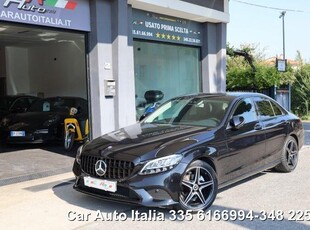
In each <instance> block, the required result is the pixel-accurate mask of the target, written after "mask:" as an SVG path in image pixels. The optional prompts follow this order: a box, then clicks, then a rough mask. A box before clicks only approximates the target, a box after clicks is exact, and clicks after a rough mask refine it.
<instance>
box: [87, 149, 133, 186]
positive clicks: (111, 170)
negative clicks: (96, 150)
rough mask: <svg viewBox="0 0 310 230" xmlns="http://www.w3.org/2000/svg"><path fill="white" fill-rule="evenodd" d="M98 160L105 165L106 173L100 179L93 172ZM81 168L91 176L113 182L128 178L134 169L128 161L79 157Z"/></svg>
mask: <svg viewBox="0 0 310 230" xmlns="http://www.w3.org/2000/svg"><path fill="white" fill-rule="evenodd" d="M98 160H103V161H104V162H105V163H106V165H107V171H106V173H105V174H104V175H103V176H102V177H100V176H98V175H97V174H96V171H95V164H96V162H97V161H98ZM81 166H82V170H83V171H84V172H85V173H87V174H89V175H91V176H94V177H99V178H102V179H113V180H121V179H124V178H126V177H128V176H130V175H131V173H132V170H133V168H134V164H133V163H132V162H129V161H122V160H114V159H108V158H101V157H96V156H87V155H86V156H85V155H82V156H81Z"/></svg>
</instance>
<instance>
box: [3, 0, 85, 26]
mask: <svg viewBox="0 0 310 230" xmlns="http://www.w3.org/2000/svg"><path fill="white" fill-rule="evenodd" d="M0 20H4V21H11V22H21V23H28V24H34V25H43V26H51V27H58V28H64V29H74V30H83V31H90V12H89V2H88V0H4V1H2V3H1V5H0Z"/></svg>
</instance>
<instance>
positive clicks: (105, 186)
mask: <svg viewBox="0 0 310 230" xmlns="http://www.w3.org/2000/svg"><path fill="white" fill-rule="evenodd" d="M84 184H85V186H87V187H91V188H97V189H100V190H104V191H109V192H116V190H117V183H116V181H108V180H100V179H96V178H92V177H84Z"/></svg>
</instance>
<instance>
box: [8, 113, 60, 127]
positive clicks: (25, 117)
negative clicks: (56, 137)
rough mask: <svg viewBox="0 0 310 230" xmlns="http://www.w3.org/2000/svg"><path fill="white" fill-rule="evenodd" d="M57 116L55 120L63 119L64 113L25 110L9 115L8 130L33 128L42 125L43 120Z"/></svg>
mask: <svg viewBox="0 0 310 230" xmlns="http://www.w3.org/2000/svg"><path fill="white" fill-rule="evenodd" d="M55 117H57V118H58V119H57V120H60V119H64V118H63V117H64V115H62V114H59V113H53V112H26V113H19V114H14V115H12V114H11V115H10V116H9V117H8V118H9V119H10V122H9V125H8V129H9V130H21V129H23V130H35V129H38V128H47V127H43V124H44V122H46V121H48V120H49V119H52V118H55Z"/></svg>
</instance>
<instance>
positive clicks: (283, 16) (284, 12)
mask: <svg viewBox="0 0 310 230" xmlns="http://www.w3.org/2000/svg"><path fill="white" fill-rule="evenodd" d="M285 14H286V11H282V12H281V15H280V17H279V18H282V31H283V60H285V27H284V25H285V23H284V18H285Z"/></svg>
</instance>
